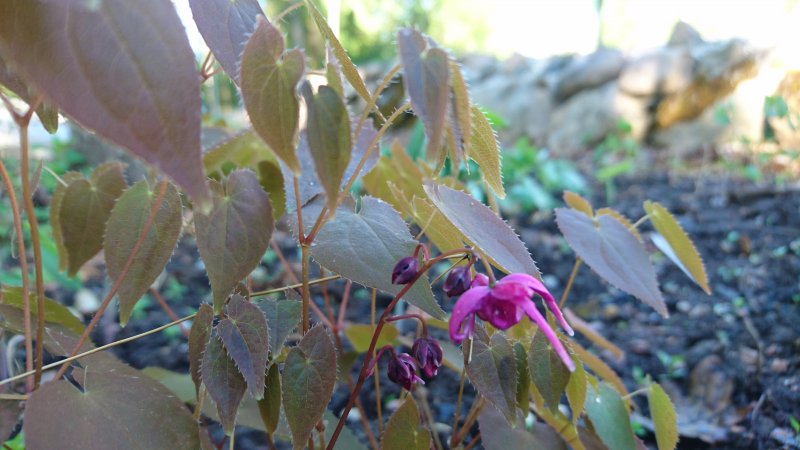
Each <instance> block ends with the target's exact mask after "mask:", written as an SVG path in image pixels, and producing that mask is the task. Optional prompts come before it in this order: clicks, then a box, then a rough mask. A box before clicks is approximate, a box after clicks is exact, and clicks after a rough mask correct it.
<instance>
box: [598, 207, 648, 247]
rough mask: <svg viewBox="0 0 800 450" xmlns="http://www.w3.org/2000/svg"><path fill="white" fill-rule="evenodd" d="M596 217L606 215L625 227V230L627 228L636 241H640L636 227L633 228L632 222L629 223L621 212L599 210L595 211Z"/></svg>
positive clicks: (640, 237) (605, 209)
mask: <svg viewBox="0 0 800 450" xmlns="http://www.w3.org/2000/svg"><path fill="white" fill-rule="evenodd" d="M597 215H598V216H602V215H607V216H611V217H613V218H615V219H617V220H618V221H619V223H621V224H623V225H625V228H627V229H628V231H630V232H631V233H632V234H633V235H634V236H636V239H638V240H639V241H641V240H642V235H641V234H639V230H637V229H636V227H634V226H633V222H631V221H630V220H629V219H628V218H627V217H625V216H623V215H622V213H621V212H619V211H617V210H614V209H611V208H600V209H598V210H597Z"/></svg>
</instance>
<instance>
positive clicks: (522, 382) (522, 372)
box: [514, 342, 531, 411]
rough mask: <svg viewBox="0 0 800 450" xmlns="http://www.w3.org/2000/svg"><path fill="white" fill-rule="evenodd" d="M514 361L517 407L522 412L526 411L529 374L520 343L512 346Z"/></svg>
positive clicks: (525, 354) (526, 354)
mask: <svg viewBox="0 0 800 450" xmlns="http://www.w3.org/2000/svg"><path fill="white" fill-rule="evenodd" d="M514 359H515V361H516V363H517V407H518V408H519V409H521V410H522V411H528V409H529V408H530V407H529V402H530V399H529V397H530V391H531V373H530V371H529V370H528V352H527V350H525V347H524V346H523V345H522V343H521V342H517V343H515V344H514Z"/></svg>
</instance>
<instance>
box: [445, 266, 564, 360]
mask: <svg viewBox="0 0 800 450" xmlns="http://www.w3.org/2000/svg"><path fill="white" fill-rule="evenodd" d="M534 294H538V295H539V296H540V297H542V299H544V302H545V303H546V304H547V307H548V308H550V311H552V313H553V315H554V316H555V318H556V320H557V321H558V323H559V324H560V325H561V328H563V329H564V331H566V332H567V334H569V335H570V336H572V335H573V334H574V333H573V331H572V328H570V326H569V324H567V321H566V320H564V316H563V315H562V314H561V310H560V309H559V308H558V304H557V303H556V299H555V298H553V296H552V295H551V294H550V292H549V291H548V290H547V288H546V287H545V286H544V284H542V282H541V281H539V280H537V279H536V278H534V277H532V276H530V275H527V274H524V273H514V274H511V275H508V276H506V277H504V278H503V279H501V280H500V281H498V282H497V283H495V285H494V286H491V287H490V286H489V279H488V278H487V277H486V275H483V274H478V275H477V276H476V277H475V279H474V280H473V281H472V284H471V286H470V288H469V290H467V291H466V292H464V294H462V295H461V297H459V299H458V301H457V302H456V305H455V307H454V308H453V314H452V315H451V316H450V339H451V340H452V341H453V342H455V343H456V344H459V343H461V342H462V341H464V339H467V338H468V337H470V336H472V332H473V330H474V328H475V316H476V315H477V316H478V317H480V318H481V319H482V320H485V321H487V322H489V323H491V324H492V326H494V327H495V328H498V329H500V330H507V329H509V328H511V327H512V326H514V325H516V324H517V323H519V321H520V320H522V317H523V316H525V315H527V316H528V318H530V320H532V321H533V322H534V323H536V325H538V326H539V329H540V330H541V331H542V332H543V333H544V334H545V336H546V337H547V339H548V340H549V341H550V343H551V344H552V345H553V349H554V350H555V351H556V354H558V356H559V358H561V361H563V362H564V365H565V366H567V368H568V369H569V370H570V371H572V370H574V369H575V365H574V363H573V362H572V358H570V357H569V354H567V351H566V349H564V346H563V345H562V344H561V341H559V340H558V337H557V336H556V334H555V332H554V331H553V330H552V329H551V328H550V326H549V325H548V323H547V320H546V319H545V318H544V316H542V314H541V313H540V312H539V311H538V310H537V309H536V305H534V303H533V301H532V300H533V295H534Z"/></svg>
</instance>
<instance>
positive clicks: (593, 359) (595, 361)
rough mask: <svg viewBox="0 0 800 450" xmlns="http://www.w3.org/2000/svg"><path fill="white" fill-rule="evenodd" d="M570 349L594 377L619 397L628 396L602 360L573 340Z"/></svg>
mask: <svg viewBox="0 0 800 450" xmlns="http://www.w3.org/2000/svg"><path fill="white" fill-rule="evenodd" d="M570 348H571V349H572V350H573V351H574V352H575V354H576V355H577V356H578V359H580V360H581V362H582V363H583V364H585V365H586V367H588V368H589V369H591V370H592V372H594V373H595V375H597V376H599V377H600V378H602V379H603V380H604V381H605V382H606V383H609V384H610V385H611V386H613V387H614V389H616V390H617V392H619V393H620V394H621V395H628V389H626V388H625V383H624V382H623V381H622V379H621V378H620V377H619V375H617V373H616V372H614V369H612V368H611V367H609V366H608V364H606V363H605V362H603V360H602V359H600V358H598V357H597V356H595V355H594V354H592V353H591V352H589V351H588V350H586V349H585V348H583V347H581V345H580V344H578V343H577V342H575V341H574V340H573V341H571V342H570Z"/></svg>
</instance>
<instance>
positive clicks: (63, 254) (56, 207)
mask: <svg viewBox="0 0 800 450" xmlns="http://www.w3.org/2000/svg"><path fill="white" fill-rule="evenodd" d="M81 178H83V175H81V174H80V173H78V172H67V173H65V174H64V175H62V176H61V180H62V181H64V183H58V184H56V188H55V189H54V190H53V195H52V197H50V212H49V214H50V228H52V230H53V241H54V242H55V243H56V248H57V249H58V270H67V264H69V258H68V257H67V249H66V248H65V247H64V238H63V237H62V236H61V221H60V220H59V213H60V212H61V201H62V200H64V192H66V191H67V187H68V186H69V185H70V184H71V183H72V182H73V181H76V180H80V179H81Z"/></svg>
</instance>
